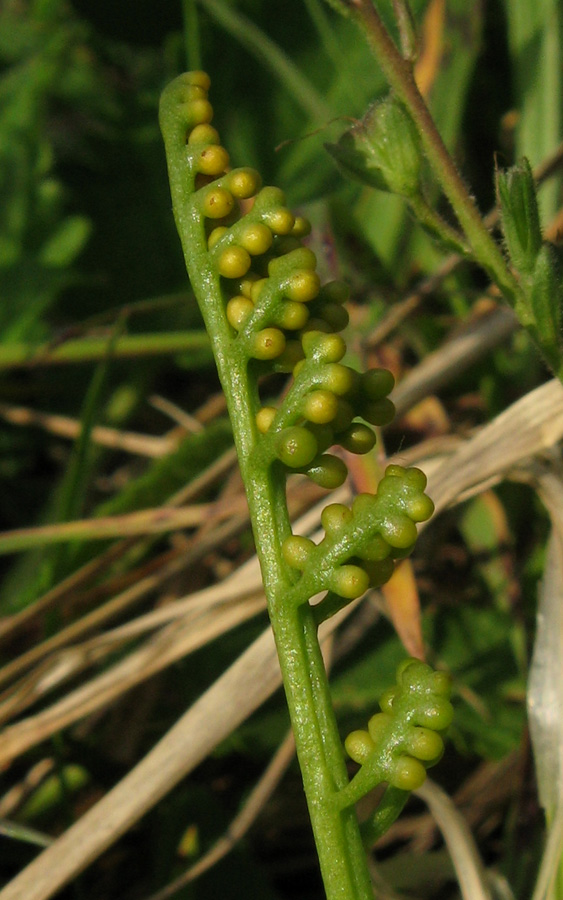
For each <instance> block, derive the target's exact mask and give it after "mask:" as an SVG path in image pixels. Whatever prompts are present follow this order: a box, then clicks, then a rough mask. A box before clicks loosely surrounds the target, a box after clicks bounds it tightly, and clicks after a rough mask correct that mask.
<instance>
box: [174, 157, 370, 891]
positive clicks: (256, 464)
mask: <svg viewBox="0 0 563 900" xmlns="http://www.w3.org/2000/svg"><path fill="white" fill-rule="evenodd" d="M169 174H170V182H171V191H172V197H173V203H174V213H175V217H176V222H177V225H178V231H179V234H180V238H181V241H182V246H183V249H184V256H185V261H186V267H187V270H188V274H189V277H190V281H191V284H192V288H193V290H194V293H195V295H196V297H197V298H198V300H199V302H200V307H201V312H202V315H203V318H204V321H205V324H206V327H207V330H208V333H209V336H210V339H211V344H212V349H213V352H214V355H215V359H216V363H217V369H218V373H219V378H220V380H221V383H222V385H223V389H224V391H225V396H226V399H227V406H228V410H229V414H230V417H231V422H232V426H233V433H234V438H235V444H236V448H237V453H238V457H239V461H240V469H241V475H242V478H243V481H244V485H245V489H246V495H247V499H248V506H249V511H250V518H251V521H252V526H253V531H254V537H255V543H256V552H257V555H258V558H259V560H260V564H261V568H262V575H263V582H264V590H265V593H266V598H267V600H268V610H269V614H270V620H271V624H272V630H273V633H274V637H275V641H276V646H277V650H278V656H279V661H280V668H281V672H282V677H283V684H284V689H285V693H286V697H287V703H288V707H289V712H290V717H291V722H292V726H293V730H294V735H295V743H296V748H297V755H298V759H299V764H300V767H301V772H302V777H303V785H304V789H305V795H306V798H307V803H308V807H309V813H310V817H311V823H312V827H313V832H314V835H315V842H316V845H317V851H318V855H319V862H320V867H321V872H322V876H323V880H324V883H325V890H326V894H327V898H328V900H373V891H372V887H371V880H370V877H369V872H368V869H367V863H366V858H365V851H364V847H363V843H362V839H361V835H360V829H359V826H358V821H357V818H356V815H355V812H354V810H353V809H352V808H347V809H343V810H341V809H339V808H338V803H337V802H336V796H337V793H338V791H339V790H340V789H342V788H343V787H345V786H346V785H347V784H348V776H347V771H346V766H345V762H344V755H343V750H342V744H341V741H340V737H339V734H338V729H337V724H336V720H335V717H334V712H333V708H332V702H331V698H330V690H329V686H328V679H327V674H326V670H325V666H324V662H323V658H322V654H321V649H320V645H319V640H318V634H317V624H316V621H315V617H314V612H313V608H312V607H311V606H310V605H309V603H308V602H307V601H308V598H307V597H303V598H302V599H303V601H304V602H303V603H301V604H300V605H297V604H295V603H288V602H287V599H288V594H289V593H290V592H291V593H292V594H293V595H294V593H295V591H294V590H292V589H294V587H295V575H294V570H291V569H289V567H288V566H287V565H286V563H285V561H284V559H283V556H282V551H281V545H282V542H283V540H284V539H285V538H286V537H287V536H288V535H289V534H290V533H291V527H290V521H289V514H288V510H287V503H286V494H285V474H284V472H283V470H282V469H281V467H278V466H275V465H274V466H272V465H271V464H269V463H264V462H262V461H261V458H260V453H259V452H258V451H257V442H258V438H259V435H258V432H257V429H256V424H255V416H256V410H257V407H258V397H257V395H256V388H255V387H254V386H253V383H252V379H251V378H249V372H248V362H247V359H246V356H245V354H244V352H243V350H242V348H241V346H240V342H239V343H237V342H236V341H235V340H234V339H233V337H232V332H231V329H230V327H229V325H228V322H227V320H226V317H225V311H224V307H223V303H222V299H221V297H222V294H221V284H220V278H219V275H218V274H217V272H216V270H215V268H214V267H213V266H212V265H211V263H210V260H209V255H208V252H207V242H206V239H205V233H204V227H203V224H202V221H201V217H200V215H199V212H198V210H197V207H196V204H195V203H194V202H193V201H192V198H191V197H190V194H189V187H188V186H187V185H186V183H185V179H184V177H183V174H182V165H181V162H180V161H179V164H178V166H177V167H176V166H175V165H174V162H173V161H172V163H170V161H169Z"/></svg>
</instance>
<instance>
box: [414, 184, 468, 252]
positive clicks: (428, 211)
mask: <svg viewBox="0 0 563 900" xmlns="http://www.w3.org/2000/svg"><path fill="white" fill-rule="evenodd" d="M409 206H410V207H411V209H412V211H413V213H414V215H415V217H416V219H417V221H418V222H419V223H420V224H421V225H422V226H423V228H426V229H427V231H429V232H430V233H431V234H433V235H435V236H436V237H437V238H438V239H439V240H440V241H442V243H443V244H444V245H445V246H446V247H447V248H448V249H449V250H453V251H455V252H456V253H459V254H460V255H461V256H467V255H468V253H469V248H468V247H467V245H466V244H465V243H464V241H463V236H462V235H461V234H460V233H459V231H457V230H456V229H455V228H452V226H451V225H449V224H448V223H447V222H446V221H444V219H443V218H442V217H441V215H440V214H439V213H437V212H436V211H435V210H434V209H432V207H431V206H429V205H428V203H427V202H426V200H425V199H424V198H423V197H409Z"/></svg>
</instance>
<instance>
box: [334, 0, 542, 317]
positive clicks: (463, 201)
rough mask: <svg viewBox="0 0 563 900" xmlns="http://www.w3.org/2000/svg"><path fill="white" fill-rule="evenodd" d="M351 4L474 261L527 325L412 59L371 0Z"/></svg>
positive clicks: (519, 297)
mask: <svg viewBox="0 0 563 900" xmlns="http://www.w3.org/2000/svg"><path fill="white" fill-rule="evenodd" d="M348 7H349V10H350V11H351V12H352V14H353V15H354V17H355V19H356V21H357V22H358V24H359V25H360V27H361V28H362V30H363V31H364V33H365V35H366V37H367V40H368V42H369V44H370V46H371V48H372V50H373V52H374V55H375V56H376V59H377V62H378V64H379V65H380V67H381V69H382V71H383V74H384V75H385V77H386V79H387V81H388V83H389V85H390V87H391V88H392V90H393V91H394V92H395V94H396V96H397V97H398V98H399V99H400V100H401V101H402V102H403V104H404V105H405V106H406V107H407V109H408V110H409V112H410V114H411V116H412V119H413V121H414V123H415V125H416V127H417V129H418V132H419V134H420V138H421V141H422V145H423V147H424V151H425V153H426V157H427V159H428V162H429V163H430V166H431V168H432V171H433V173H434V176H435V177H436V180H437V181H438V183H439V184H440V186H441V188H442V190H443V192H444V194H445V196H446V197H447V198H448V200H449V202H450V204H451V206H452V208H453V210H454V212H455V214H456V216H457V219H458V221H459V224H460V226H461V228H462V229H463V232H464V233H465V235H466V237H467V240H468V242H469V245H470V247H471V250H472V253H473V255H474V257H475V259H476V260H477V261H478V262H479V264H480V265H482V266H483V268H484V269H485V270H486V271H487V273H488V274H489V276H490V278H491V279H492V280H493V281H494V282H495V283H496V284H497V285H498V287H499V288H500V290H501V291H502V293H503V294H504V296H505V297H506V298H507V300H508V301H509V302H510V303H511V305H512V306H514V308H515V310H516V313H517V315H518V317H519V319H520V321H521V323H522V324H523V325H529V324H530V323H531V322H530V314H529V312H528V310H527V309H526V304H525V298H524V295H523V292H522V289H521V287H520V285H519V284H518V282H517V280H516V279H515V277H514V276H513V275H512V273H511V272H510V270H509V269H508V266H507V264H506V261H505V259H504V256H503V254H502V252H501V250H500V248H499V246H498V245H497V243H496V241H495V240H494V239H493V238H492V236H491V234H490V233H489V231H488V230H487V228H486V226H485V224H484V223H483V219H482V217H481V214H480V212H479V210H478V208H477V206H476V204H475V201H474V200H473V198H472V197H471V194H470V193H469V191H468V189H467V187H466V185H465V183H464V181H463V179H462V177H461V175H460V173H459V172H458V170H457V168H456V165H455V163H454V161H453V159H452V157H451V156H450V154H449V152H448V150H447V148H446V146H445V144H444V142H443V140H442V138H441V136H440V133H439V132H438V129H437V128H436V125H435V123H434V120H433V119H432V116H431V114H430V112H429V110H428V107H427V106H426V103H425V102H424V98H423V97H422V95H421V93H420V91H419V90H418V87H417V84H416V81H415V78H414V73H413V68H412V65H411V63H410V62H408V61H407V60H405V59H403V57H402V56H401V54H400V53H399V51H398V50H397V47H396V46H395V44H394V43H393V41H392V39H391V37H390V36H389V34H388V32H387V30H386V28H385V26H384V24H383V22H382V20H381V18H380V16H379V13H378V12H377V10H376V8H375V6H374V5H373V0H348Z"/></svg>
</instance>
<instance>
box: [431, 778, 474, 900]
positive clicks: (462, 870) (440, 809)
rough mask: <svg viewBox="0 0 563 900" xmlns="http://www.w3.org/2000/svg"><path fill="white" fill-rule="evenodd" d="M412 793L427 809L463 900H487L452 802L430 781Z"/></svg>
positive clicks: (469, 842)
mask: <svg viewBox="0 0 563 900" xmlns="http://www.w3.org/2000/svg"><path fill="white" fill-rule="evenodd" d="M415 793H416V795H417V796H418V797H420V798H421V799H422V800H424V802H425V803H426V804H427V805H428V807H429V809H430V811H431V813H432V815H433V816H434V819H435V820H436V823H437V824H438V827H439V828H440V831H441V832H442V835H443V838H444V841H445V842H446V845H447V847H448V850H449V852H450V857H451V860H452V863H453V865H454V868H455V871H456V875H457V879H458V883H459V887H460V890H461V895H462V897H463V900H491V894H490V892H489V889H488V887H487V883H486V877H485V871H484V868H483V865H482V863H481V860H480V857H479V852H478V850H477V847H476V845H475V841H474V840H473V837H472V835H471V832H470V830H469V828H468V827H467V823H466V821H465V819H464V818H463V816H462V815H461V814H460V813H459V812H458V811H457V809H456V807H455V804H454V802H453V801H452V800H451V799H450V798H449V797H448V795H447V794H446V793H445V791H443V790H442V789H441V788H440V787H438V785H437V784H434V782H432V781H431V780H430V779H427V780H426V782H425V783H424V784H423V785H422V787H420V788H418V790H417V791H415Z"/></svg>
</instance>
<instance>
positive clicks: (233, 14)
mask: <svg viewBox="0 0 563 900" xmlns="http://www.w3.org/2000/svg"><path fill="white" fill-rule="evenodd" d="M199 3H200V4H201V6H202V7H203V8H204V9H205V11H206V12H207V13H208V14H209V15H210V16H212V18H213V19H215V21H216V22H217V23H218V24H219V25H220V26H221V28H223V29H224V30H225V31H226V32H227V33H228V34H230V35H231V37H234V38H235V40H237V41H239V43H240V44H241V45H242V46H243V47H245V48H246V49H247V50H248V51H249V53H251V54H252V55H253V56H254V57H255V58H256V59H258V60H259V62H260V63H262V65H263V66H264V67H265V68H266V69H269V70H270V71H271V72H272V73H273V74H274V75H275V77H276V78H277V79H278V80H279V81H280V82H281V83H282V84H283V85H284V86H285V87H286V89H287V90H288V91H289V93H290V94H291V95H292V97H293V99H294V100H295V102H296V103H297V105H298V106H300V107H301V109H303V110H304V112H305V113H306V114H307V115H309V116H311V119H312V120H313V121H314V122H318V123H320V124H322V123H324V122H326V121H327V120H328V119H332V118H333V116H334V110H333V109H332V108H331V107H330V105H329V104H328V103H326V102H325V100H324V97H323V96H322V94H320V93H319V92H318V91H317V89H316V88H315V87H314V85H313V84H312V83H311V82H310V81H309V80H308V79H307V78H305V77H304V76H303V74H302V72H301V70H300V69H299V68H298V67H297V66H296V65H295V63H294V62H293V61H292V60H291V58H290V57H289V56H287V55H286V54H285V53H283V52H282V50H280V48H279V46H278V45H277V44H276V43H275V42H274V41H272V40H271V39H270V38H269V37H268V36H267V35H266V34H265V33H264V32H263V31H261V30H260V28H258V27H257V26H256V25H255V24H254V23H253V22H251V20H250V19H247V18H246V16H243V15H242V13H240V12H238V10H236V9H235V8H234V7H233V6H232V5H230V4H228V3H225V2H224V0H199Z"/></svg>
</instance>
